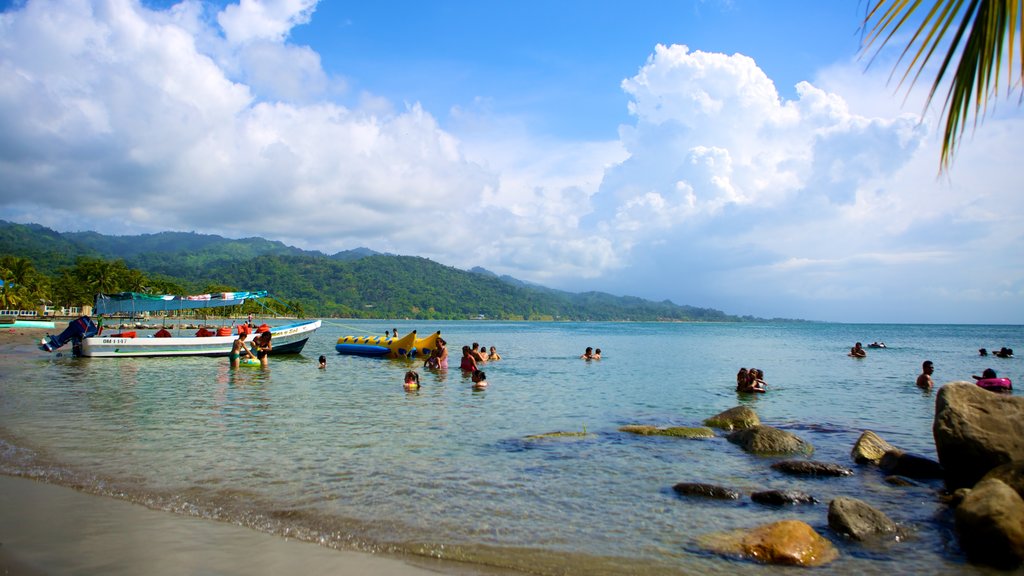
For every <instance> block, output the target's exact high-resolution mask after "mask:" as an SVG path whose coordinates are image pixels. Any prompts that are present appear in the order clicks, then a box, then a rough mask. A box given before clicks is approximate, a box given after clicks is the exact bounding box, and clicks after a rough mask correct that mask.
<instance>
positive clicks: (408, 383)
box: [402, 370, 420, 392]
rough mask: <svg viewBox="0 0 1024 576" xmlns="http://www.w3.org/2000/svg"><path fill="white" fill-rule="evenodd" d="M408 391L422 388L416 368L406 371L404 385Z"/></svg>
mask: <svg viewBox="0 0 1024 576" xmlns="http://www.w3.org/2000/svg"><path fill="white" fill-rule="evenodd" d="M402 387H403V388H405V391H406V392H412V391H414V390H419V389H420V375H419V374H417V373H416V371H415V370H409V371H408V372H406V373H405V384H403V385H402Z"/></svg>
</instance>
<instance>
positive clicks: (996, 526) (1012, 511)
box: [954, 389, 1024, 568]
mask: <svg viewBox="0 0 1024 576" xmlns="http://www.w3.org/2000/svg"><path fill="white" fill-rule="evenodd" d="M979 390H980V389H979ZM982 392H983V393H984V394H989V392H988V391H986V390H982ZM992 395H993V396H995V395H994V394H992ZM954 517H955V519H956V529H957V533H958V534H959V536H960V548H962V549H963V551H964V552H965V553H966V554H967V557H968V558H969V559H970V560H971V562H975V563H979V564H989V565H992V566H996V567H999V568H1013V567H1015V566H1017V565H1019V564H1020V562H1021V560H1024V500H1022V499H1021V497H1020V495H1019V494H1017V492H1016V491H1015V490H1014V489H1013V488H1010V487H1009V486H1007V485H1006V484H1005V483H1003V482H1002V481H1001V480H997V479H995V478H989V479H987V480H983V481H981V482H979V483H978V484H977V486H975V487H974V489H973V490H971V491H970V492H968V493H967V495H966V496H964V499H963V501H962V502H961V503H960V505H959V506H957V508H956V512H955V515H954Z"/></svg>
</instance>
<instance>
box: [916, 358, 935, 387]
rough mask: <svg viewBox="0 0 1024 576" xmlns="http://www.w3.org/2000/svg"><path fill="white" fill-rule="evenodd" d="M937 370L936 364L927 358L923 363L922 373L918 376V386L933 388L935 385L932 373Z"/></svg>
mask: <svg viewBox="0 0 1024 576" xmlns="http://www.w3.org/2000/svg"><path fill="white" fill-rule="evenodd" d="M933 372H935V366H934V365H933V364H932V361H931V360H925V361H924V362H923V363H921V374H919V375H918V376H917V382H916V383H917V387H918V388H921V389H923V390H931V388H932V386H933V384H934V383H933V382H932V373H933Z"/></svg>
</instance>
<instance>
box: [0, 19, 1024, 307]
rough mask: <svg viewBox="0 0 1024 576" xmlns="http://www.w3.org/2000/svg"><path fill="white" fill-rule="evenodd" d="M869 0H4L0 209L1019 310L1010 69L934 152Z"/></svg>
mask: <svg viewBox="0 0 1024 576" xmlns="http://www.w3.org/2000/svg"><path fill="white" fill-rule="evenodd" d="M864 8H865V4H864V3H863V2H862V1H861V0H848V1H839V0H837V1H834V2H807V1H785V0H782V1H778V2H763V1H753V0H751V1H745V0H675V1H665V2H661V1H642V0H641V1H638V2H633V3H624V2H612V1H586V2H574V1H568V0H567V1H562V2H533V1H525V2H487V1H484V2H466V1H443V0H438V1H431V2H375V3H368V2H338V1H330V2H329V1H324V2H320V3H317V2H315V1H313V0H277V1H263V2H259V1H251V0H246V1H242V2H198V1H192V2H181V3H175V2H167V1H160V2H142V3H139V2H133V1H130V0H108V1H100V0H95V1H89V0H61V1H52V0H31V1H25V2H22V1H15V2H7V3H0V9H2V13H0V68H2V70H0V182H3V184H2V185H0V218H2V219H6V220H11V221H16V222H35V223H39V224H43V225H46V226H49V227H52V228H54V229H57V230H61V231H70V230H88V229H91V230H97V231H100V232H103V233H106V234H137V233H148V232H158V231H163V230H183V231H196V232H202V233H211V234H220V235H223V236H227V237H248V236H262V237H265V238H269V239H274V240H280V241H282V242H285V243H287V244H291V245H294V246H298V247H301V248H304V249H315V250H321V251H324V252H326V253H333V252H336V251H339V250H345V249H350V248H355V247H358V246H366V247H369V248H372V249H374V250H378V251H383V252H390V253H396V254H406V255H417V256H423V257H427V258H430V259H432V260H434V261H437V262H440V263H442V264H446V265H451V266H456V267H459V268H463V269H468V268H470V267H473V266H482V267H484V268H487V269H489V270H492V271H494V272H497V273H500V274H509V275H512V276H515V277H517V278H520V279H523V280H528V281H532V282H537V283H540V284H544V285H547V286H551V287H555V288H561V289H566V290H572V291H582V290H602V291H607V292H611V293H614V294H624V295H635V296H640V297H644V298H650V299H654V300H665V299H669V300H672V301H673V302H676V303H679V304H689V305H694V306H703V307H711V308H717V309H720V310H724V311H726V312H729V313H733V314H751V315H755V316H761V317H790V318H806V319H813V320H832V321H846V322H965V323H986V322H991V323H1024V265H1022V256H1021V254H1022V251H1021V250H1020V249H1019V246H1020V244H1021V240H1022V238H1021V236H1022V229H1024V228H1022V227H1021V226H1020V225H1019V222H1018V221H1019V217H1020V216H1021V213H1022V210H1021V208H1022V197H1024V195H1022V194H1021V192H1022V190H1021V184H1020V178H1019V177H1018V176H1017V170H1016V168H1017V166H1016V163H1017V159H1018V158H1019V157H1020V151H1021V148H1020V139H1019V136H1015V134H1020V133H1021V132H1020V130H1021V129H1022V126H1021V124H1022V121H1024V114H1022V111H1021V108H1020V106H1019V105H1018V102H1017V95H1018V94H1017V93H1016V92H1015V93H1013V94H1012V96H1011V97H1010V98H1005V97H1001V98H999V99H998V100H996V101H995V102H994V107H992V108H990V110H989V114H988V116H987V117H986V119H985V121H984V122H983V123H982V124H980V125H979V128H978V129H977V130H976V131H973V132H972V131H969V132H968V134H967V135H966V136H965V138H964V140H963V142H964V144H963V148H962V149H961V151H960V153H959V155H958V156H957V159H956V164H955V165H954V168H953V170H951V171H950V172H949V173H948V174H945V175H942V176H939V175H938V144H939V142H938V138H937V136H936V133H937V127H938V120H939V114H938V112H939V108H940V106H938V105H933V107H932V108H931V109H929V110H928V111H925V109H924V106H923V99H922V88H927V86H926V85H923V86H920V87H917V89H915V90H914V91H912V92H909V93H908V92H907V90H905V89H904V90H897V88H896V86H895V85H894V84H892V83H890V82H889V81H888V77H889V73H890V71H891V70H892V65H893V58H894V57H895V55H896V52H894V51H893V50H887V51H884V52H882V53H881V54H879V56H878V59H877V60H876V61H875V62H874V63H873V64H872V65H871V66H870V67H868V65H867V62H868V60H869V58H868V57H867V56H864V55H863V54H862V52H861V43H862V36H861V33H860V29H859V25H860V22H861V19H862V18H863V15H864ZM898 40H899V39H897V44H898V43H899V42H898ZM868 56H870V55H868ZM1017 79H1018V81H1019V76H1018V77H1017ZM1017 86H1018V89H1019V83H1018V85H1017ZM939 104H941V102H940V103H939Z"/></svg>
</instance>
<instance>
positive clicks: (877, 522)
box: [828, 496, 896, 540]
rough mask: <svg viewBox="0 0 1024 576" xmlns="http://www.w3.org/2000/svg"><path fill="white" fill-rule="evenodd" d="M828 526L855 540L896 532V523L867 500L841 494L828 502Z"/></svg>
mask: <svg viewBox="0 0 1024 576" xmlns="http://www.w3.org/2000/svg"><path fill="white" fill-rule="evenodd" d="M828 526H829V528H831V529H832V530H834V531H835V532H836V533H838V534H842V535H844V536H849V537H850V538H853V539H854V540H867V539H868V538H871V537H875V536H883V535H887V534H896V523H895V522H893V521H892V520H890V519H889V517H888V516H886V515H885V514H884V513H883V512H881V511H880V510H878V509H876V508H874V507H872V506H871V505H870V504H868V503H867V502H863V501H861V500H857V499H856V498H848V497H846V496H840V497H838V498H836V499H835V500H833V501H831V502H829V503H828Z"/></svg>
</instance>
